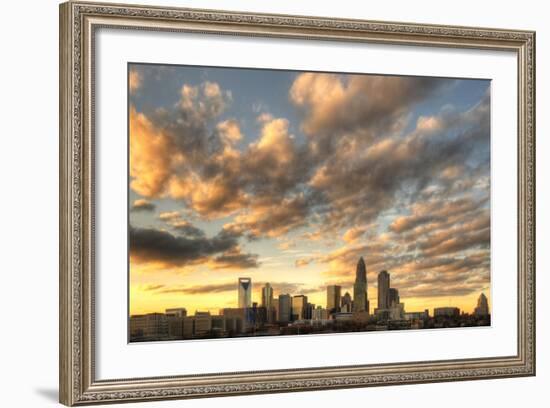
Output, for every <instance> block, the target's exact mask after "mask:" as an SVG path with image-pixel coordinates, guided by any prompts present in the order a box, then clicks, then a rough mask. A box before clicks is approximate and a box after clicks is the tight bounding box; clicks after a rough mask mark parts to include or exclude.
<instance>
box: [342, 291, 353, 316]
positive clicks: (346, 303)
mask: <svg viewBox="0 0 550 408" xmlns="http://www.w3.org/2000/svg"><path fill="white" fill-rule="evenodd" d="M352 305H353V302H352V300H351V295H350V294H349V293H348V292H346V294H345V295H344V296H342V301H341V302H340V311H341V312H343V313H351V310H352Z"/></svg>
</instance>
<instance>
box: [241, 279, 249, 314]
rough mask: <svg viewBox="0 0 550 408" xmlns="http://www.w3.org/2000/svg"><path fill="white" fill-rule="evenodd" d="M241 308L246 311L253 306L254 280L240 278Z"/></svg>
mask: <svg viewBox="0 0 550 408" xmlns="http://www.w3.org/2000/svg"><path fill="white" fill-rule="evenodd" d="M238 292H239V308H241V309H245V308H248V307H251V306H252V279H250V278H239V287H238Z"/></svg>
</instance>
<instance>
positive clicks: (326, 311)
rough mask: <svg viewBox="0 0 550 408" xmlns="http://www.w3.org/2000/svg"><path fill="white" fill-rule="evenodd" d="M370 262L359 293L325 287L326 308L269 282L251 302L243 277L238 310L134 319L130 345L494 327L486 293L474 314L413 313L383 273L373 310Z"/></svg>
mask: <svg viewBox="0 0 550 408" xmlns="http://www.w3.org/2000/svg"><path fill="white" fill-rule="evenodd" d="M365 284H366V282H365V262H364V259H363V257H361V258H360V259H359V261H358V263H357V275H356V283H355V285H354V289H357V287H359V288H360V289H361V290H356V291H355V293H356V294H357V298H352V296H351V295H350V294H349V292H346V293H345V294H344V295H343V296H342V287H341V286H340V285H328V286H327V287H326V295H327V297H326V303H325V305H324V307H323V305H320V304H313V303H312V302H310V301H309V299H308V297H307V295H304V294H289V293H286V294H283V293H281V294H279V295H278V296H275V297H274V294H273V288H272V286H271V284H270V283H269V282H267V283H265V284H264V285H263V286H262V288H261V289H262V299H261V303H258V302H253V299H251V296H250V295H251V289H252V285H253V282H252V279H251V278H249V277H239V278H238V282H237V285H236V292H237V296H238V305H237V307H224V308H220V309H219V311H218V313H211V312H209V311H199V310H195V312H194V314H191V313H190V312H189V311H188V310H187V309H186V308H185V307H183V306H182V307H178V308H171V309H166V311H165V312H164V313H147V314H140V315H131V316H130V319H129V323H130V325H129V341H131V342H139V341H159V340H186V339H208V338H229V337H251V336H279V335H289V334H295V335H300V334H321V333H325V334H328V333H343V332H368V331H381V330H410V329H431V328H452V327H476V326H477V327H479V326H490V324H491V323H490V322H491V312H490V306H489V302H488V299H487V297H486V296H485V294H484V293H481V294H480V295H479V296H478V299H477V303H476V305H475V308H474V312H473V313H466V312H464V311H463V310H462V311H461V310H460V308H458V307H456V306H452V305H447V306H440V307H435V308H434V309H433V310H432V312H431V313H430V310H429V309H424V310H410V309H407V307H406V304H405V302H403V301H402V299H401V298H400V296H399V288H395V287H391V286H390V285H391V274H390V273H388V272H387V271H386V270H383V271H381V272H380V273H379V274H378V285H377V289H378V294H379V295H378V307H377V308H374V309H373V310H371V309H370V307H369V304H370V300H369V299H368V298H367V299H365V294H364V291H363V288H364V287H365Z"/></svg>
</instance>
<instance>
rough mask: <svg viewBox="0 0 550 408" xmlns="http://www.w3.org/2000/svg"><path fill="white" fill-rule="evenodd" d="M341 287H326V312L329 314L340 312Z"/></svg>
mask: <svg viewBox="0 0 550 408" xmlns="http://www.w3.org/2000/svg"><path fill="white" fill-rule="evenodd" d="M341 296H342V287H341V286H338V285H330V286H327V310H328V312H329V313H335V312H339V311H340V298H341Z"/></svg>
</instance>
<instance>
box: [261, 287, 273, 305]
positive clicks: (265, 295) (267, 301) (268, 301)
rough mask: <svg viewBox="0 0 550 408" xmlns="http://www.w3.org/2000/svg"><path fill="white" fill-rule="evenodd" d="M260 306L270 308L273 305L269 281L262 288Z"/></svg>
mask: <svg viewBox="0 0 550 408" xmlns="http://www.w3.org/2000/svg"><path fill="white" fill-rule="evenodd" d="M262 306H263V307H265V308H266V309H267V310H271V308H272V307H273V288H272V287H271V285H270V284H269V283H266V284H265V286H264V287H263V288H262Z"/></svg>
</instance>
